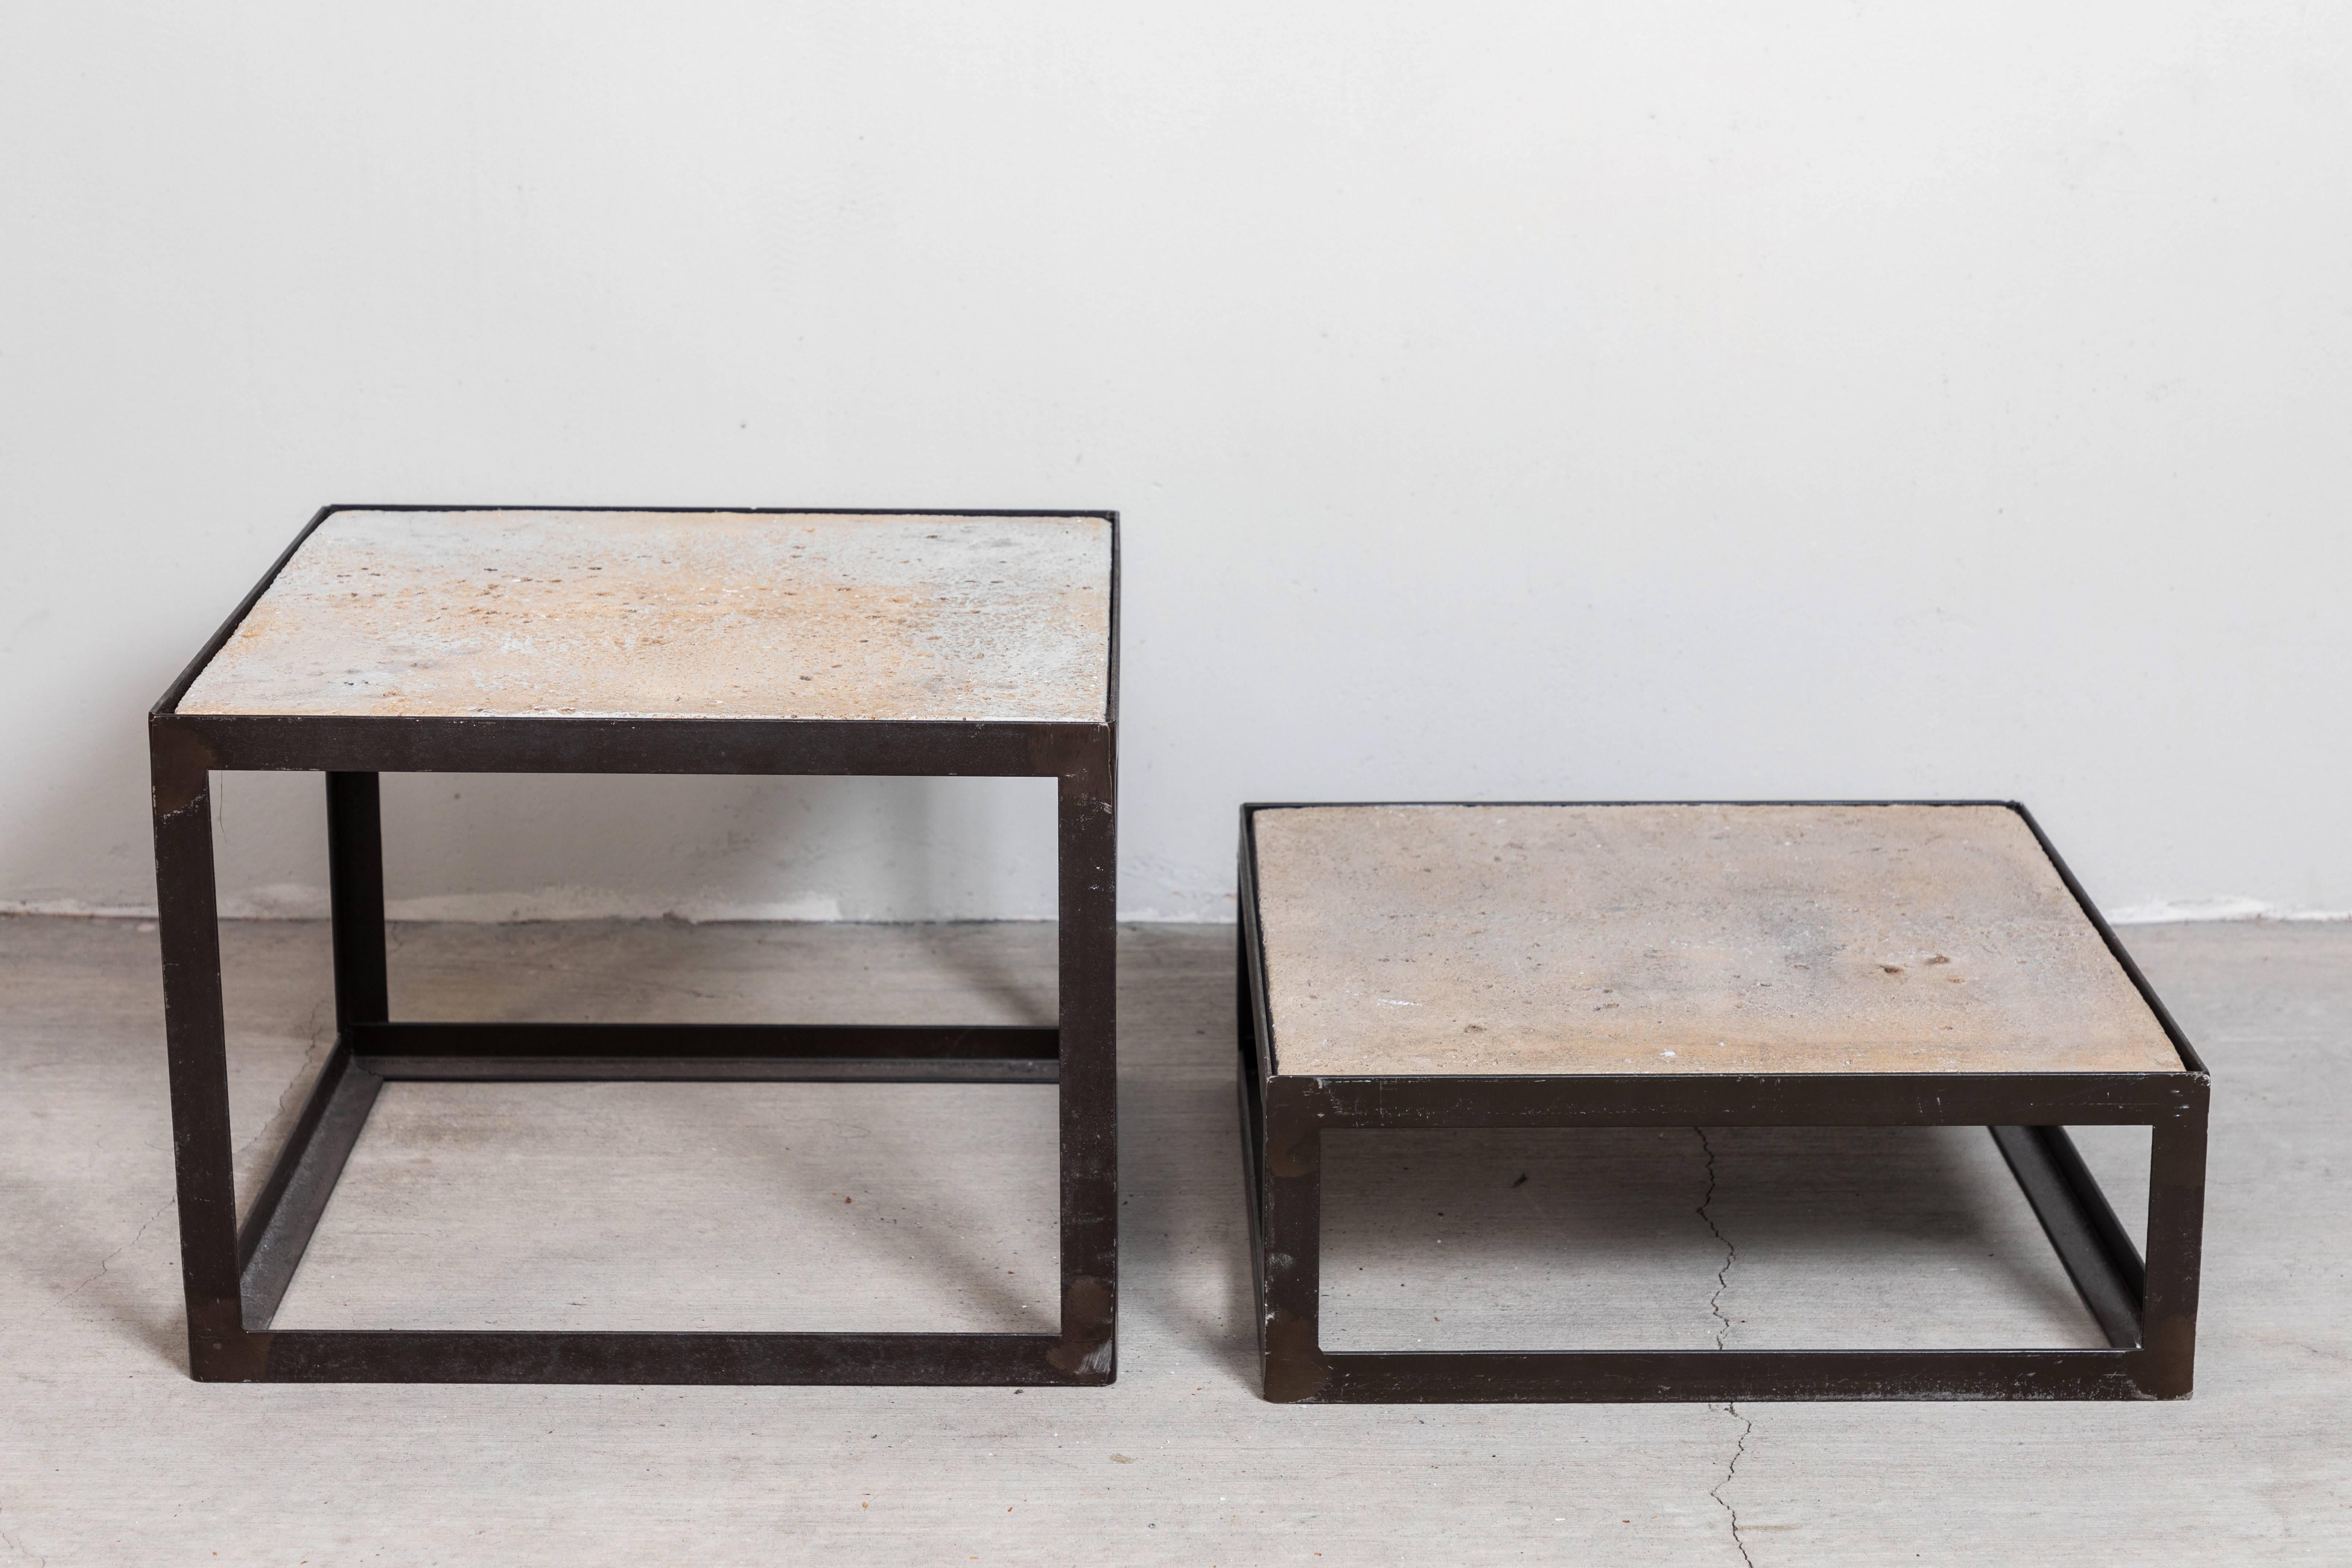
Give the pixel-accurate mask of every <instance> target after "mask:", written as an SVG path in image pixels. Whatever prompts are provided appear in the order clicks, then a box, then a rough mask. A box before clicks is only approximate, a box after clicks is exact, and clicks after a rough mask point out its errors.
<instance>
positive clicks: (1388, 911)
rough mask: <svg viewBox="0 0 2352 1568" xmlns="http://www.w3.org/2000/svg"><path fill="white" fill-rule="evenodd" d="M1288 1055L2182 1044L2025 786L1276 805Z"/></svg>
mask: <svg viewBox="0 0 2352 1568" xmlns="http://www.w3.org/2000/svg"><path fill="white" fill-rule="evenodd" d="M1253 821H1254V823H1255V839H1256V853H1257V867H1258V900H1259V910H1260V912H1261V919H1262V921H1263V928H1262V929H1263V932H1264V942H1265V962H1266V976H1267V986H1268V992H1269V1000H1270V1006H1271V1011H1272V1022H1273V1027H1274V1051H1275V1065H1276V1071H1278V1072H1281V1073H1284V1074H1288V1075H1293V1076H1301V1077H1312V1076H1316V1075H1326V1076H1335V1077H1336V1076H1348V1075H1396V1074H1405V1075H1421V1074H1432V1075H1434V1074H1463V1075H1481V1074H1536V1073H1619V1072H1663V1073H1689V1072H2168V1071H2181V1070H2185V1069H2184V1068H2183V1065H2182V1063H2181V1061H2180V1058H2179V1054H2178V1053H2177V1052H2176V1051H2175V1050H2174V1049H2173V1048H2172V1046H2171V1043H2170V1042H2169V1041H2168V1039H2167V1038H2166V1037H2165V1035H2164V1031H2163V1029H2162V1027H2161V1026H2159V1025H2158V1022H2157V1020H2156V1017H2155V1016H2154V1015H2153V1014H2152V1013H2150V1012H2149V1010H2148V1008H2147V1004H2146V1003H2144V1002H2142V1001H2141V1000H2140V997H2139V994H2138V993H2137V991H2135V990H2134V989H2133V987H2132V984H2131V982H2130V979H2129V978H2128V977H2127V976H2126V974H2125V973H2124V972H2123V969H2122V967H2121V966H2120V965H2119V964H2117V963H2116V960H2115V958H2114V956H2113V955H2112V954H2110V953H2109V952H2107V950H2106V947H2105V944H2104V943H2103V942H2101V941H2100V939H2099V935H2098V932H2097V931H2096V930H2095V928H2094V927H2093V926H2092V924H2091V922H2090V921H2089V919H2088V918H2087V917H2086V916H2085V915H2084V913H2083V911H2082V910H2081V909H2080V907H2079V906H2077V905H2076V903H2075V902H2074V898H2073V897H2072V895H2070V894H2069V893H2068V892H2067V890H2066V888H2065V885H2064V883H2063V882H2062V881H2061V880H2060V879H2059V876H2058V873H2057V869H2056V868H2055V867H2053V865H2052V864H2051V863H2050V859H2049V858H2048V857H2047V856H2046V855H2044V854H2043V853H2042V848H2041V846H2040V845H2039V844H2037V843H2036V842H2035V840H2034V837H2033V835H2032V832H2031V831H2030V830H2029V829H2028V828H2027V826H2026V825H2025V823H2024V820H2023V819H2022V818H2021V817H2020V816H2018V815H2017V814H2016V813H2014V812H2012V811H2010V810H2008V809H2006V808H2004V807H2000V806H1937V805H1352V806H1307V807H1297V808H1287V809H1275V810H1264V811H1259V812H1257V813H1255V816H1254V817H1253Z"/></svg>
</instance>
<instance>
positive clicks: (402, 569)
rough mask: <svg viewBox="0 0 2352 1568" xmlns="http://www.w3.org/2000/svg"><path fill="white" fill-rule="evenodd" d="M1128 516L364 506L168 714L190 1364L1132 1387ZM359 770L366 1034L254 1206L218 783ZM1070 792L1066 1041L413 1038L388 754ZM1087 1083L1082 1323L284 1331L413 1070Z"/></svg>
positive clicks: (1067, 1223)
mask: <svg viewBox="0 0 2352 1568" xmlns="http://www.w3.org/2000/svg"><path fill="white" fill-rule="evenodd" d="M1117 721H1118V525H1117V520H1116V518H1115V517H1114V516H1113V515H1112V514H1110V513H1108V512H1103V513H1076V512H1024V513H1011V512H956V513H946V512H888V513H884V512H837V511H836V512H814V511H771V510H760V511H685V510H671V511H657V510H522V509H513V508H490V507H471V508H425V507H367V508H344V507H330V508H328V509H326V510H323V511H321V512H320V513H319V515H318V516H317V517H315V518H313V519H312V520H311V521H310V525H309V526H308V527H307V528H305V529H304V530H303V531H302V532H301V534H300V535H299V537H297V538H296V540H295V541H294V542H293V544H292V545H291V546H289V548H288V550H287V551H286V552H285V554H284V555H282V556H280V557H279V559H278V563H277V564H276V565H275V566H273V567H272V568H271V569H270V571H269V574H268V575H267V576H266V577H264V578H263V579H262V581H261V583H260V584H259V585H258V586H257V587H256V588H255V589H254V591H253V593H252V594H251V595H249V596H248V597H247V599H246V602H245V603H244V604H243V605H240V606H239V607H238V609H237V611H236V614H235V615H233V616H230V617H229V620H228V623H227V624H226V626H222V628H221V629H220V631H219V632H218V633H217V634H215V636H214V637H213V639H212V640H211V641H210V642H209V643H207V644H206V645H205V649H204V651H203V652H202V653H201V654H199V655H198V656H197V657H196V659H195V661H194V663H193V664H191V665H190V666H189V667H188V668H187V669H186V671H185V672H184V673H183V674H182V675H181V677H180V679H178V680H177V681H175V682H173V686H172V689H170V691H168V692H167V693H165V694H164V697H163V700H162V701H160V702H158V703H157V704H156V705H155V708H154V710H152V712H151V713H150V714H149V716H148V740H149V748H150V753H151V757H152V768H153V779H154V818H155V869H156V888H157V897H158V903H159V907H160V911H161V928H162V931H161V934H162V942H163V992H164V1018H165V1034H166V1038H167V1044H168V1048H169V1054H170V1062H171V1080H172V1120H173V1149H174V1161H175V1165H176V1174H177V1180H178V1188H179V1208H180V1258H181V1268H182V1272H183V1275H184V1282H185V1286H186V1290H187V1302H188V1344H189V1364H190V1370H191V1371H192V1372H193V1373H194V1375H195V1376H196V1377H198V1378H200V1379H205V1380H220V1381H246V1382H255V1381H274V1382H299V1381H352V1382H419V1381H421V1382H499V1383H855V1384H894V1383H895V1384H1106V1383H1108V1382H1110V1381H1111V1380H1112V1377H1113V1375H1114V1373H1115V1371H1116V1357H1115V1340H1114V1336H1113V1327H1114V1322H1115V1319H1116V1312H1117V1290H1118V1235H1117V1226H1118V1152H1117V1137H1116V1109H1117V1107H1116V1099H1115V1085H1114V1075H1113V1060H1112V1052H1113V1008H1114V997H1113V982H1114V964H1115V954H1114V949H1113V938H1114V925H1113V921H1114V910H1115V905H1114V898H1113V879H1114V873H1115V868H1116V848H1117V829H1116V826H1115V818H1114V816H1113V808H1114V805H1115V802H1116V798H1117V778H1116V762H1117V757H1116V741H1117V729H1118V724H1117ZM222 769H287V770H309V771H315V772H319V773H324V774H325V775H326V796H327V813H326V816H327V834H328V848H329V854H330V866H331V883H332V888H331V897H332V910H333V919H334V980H335V1016H336V1030H337V1033H336V1039H335V1046H334V1049H333V1052H332V1054H331V1056H330V1057H329V1058H328V1059H327V1062H326V1064H325V1066H324V1068H323V1069H322V1070H321V1071H320V1075H319V1079H318V1083H317V1087H316V1089H314V1090H313V1092H312V1093H311V1095H310V1099H309V1100H308V1102H307V1104H306V1105H305V1107H304V1109H303V1110H302V1112H301V1115H300V1117H299V1121H298V1122H297V1124H296V1126H295V1128H294V1131H293V1133H292V1136H291V1137H290V1138H289V1141H288V1143H287V1146H286V1148H285V1150H284V1152H282V1153H281V1155H280V1156H279V1157H278V1161H277V1163H276V1165H275V1167H274V1168H273V1169H272V1170H271V1172H270V1173H269V1175H268V1179H267V1180H266V1181H265V1182H264V1183H263V1184H262V1186H261V1188H260V1190H259V1191H258V1193H257V1194H256V1195H255V1197H254V1200H253V1202H252V1204H251V1205H250V1207H249V1209H248V1211H247V1214H246V1215H245V1216H244V1219H243V1221H242V1223H241V1224H240V1222H239V1220H238V1216H237V1205H236V1192H235V1190H234V1182H233V1176H232V1168H231V1147H232V1145H231V1141H230V1133H229V1113H228V1112H229V1102H228V1077H227V1064H226V1038H225V1035H224V1027H223V1018H222V1010H221V967H220V942H219V930H218V925H217V907H216V901H215V888H214V866H213V846H212V810H211V782H210V781H211V775H212V773H214V772H215V770H222ZM387 772H417V773H773V774H784V773H827V774H866V775H872V774H918V775H921V774H930V775H942V774H960V773H961V774H992V775H999V776H1013V775H1025V776H1042V777H1048V778H1052V779H1055V781H1057V798H1058V807H1057V809H1058V815H1059V837H1058V843H1059V851H1060V917H1061V928H1060V974H1061V979H1060V988H1061V995H1060V1016H1059V1021H1058V1027H1055V1028H1018V1027H965V1026H956V1025H954V1024H952V1023H947V1024H942V1025H941V1026H936V1027H885V1026H857V1025H853V1024H844V1025H838V1026H794V1025H719V1024H700V1025H697V1024H655V1025H621V1024H613V1025H602V1026H595V1025H568V1024H528V1023H476V1024H442V1023H435V1024H425V1023H404V1022H401V1021H398V1020H394V1018H392V1016H391V1010H390V1006H389V999H388V985H387V981H386V973H385V951H384V906H383V856H382V842H381V834H380V829H379V819H378V776H379V774H381V773H387ZM391 1079H444V1080H446V1079H464V1080H475V1081H480V1080H493V1079H499V1080H575V1081H577V1080H605V1079H672V1080H677V1079H705V1080H708V1079H763V1080H771V1081H774V1080H810V1079H824V1080H832V1081H841V1080H851V1081H901V1082H1013V1083H1056V1082H1057V1083H1058V1084H1059V1086H1060V1096H1061V1111H1060V1138H1061V1328H1060V1332H1059V1333H1058V1334H1052V1333H870V1334H868V1333H614V1332H576V1331H546V1332H467V1331H358V1330H352V1331H340V1330H289V1331H278V1330H273V1329H272V1328H271V1327H270V1321H271V1319H272V1317H273V1316H274V1314H275V1313H276V1311H277V1308H278V1302H279V1300H281V1299H282V1297H283V1296H284V1294H285V1291H286V1288H287V1285H288V1284H289V1281H290V1280H291V1279H292V1278H293V1274H294V1270H295V1268H296V1265H297V1264H298V1263H299V1261H300V1259H301V1256H302V1250H303V1247H305V1245H306V1244H307V1243H308V1242H309V1240H310V1234H311V1231H312V1229H313V1227H314V1226H316V1225H317V1224H318V1221H319V1217H320V1214H321V1213H322V1212H323V1211H324V1209H325V1207H326V1203H327V1198H328V1195H329V1194H330V1193H331V1191H332V1189H333V1186H334V1184H335V1181H336V1178H337V1176H338V1175H339V1174H340V1173H341V1171H342V1168H343V1163H344V1161H345V1158H346V1157H347V1156H348V1155H349V1154H350V1152H351V1150H352V1145H353V1143H354V1142H356V1141H357V1139H358V1138H359V1136H360V1133H361V1130H362V1125H363V1123H364V1122H365V1121H366V1119H367V1114H368V1108H369V1106H370V1104H371V1103H372V1102H373V1100H374V1098H375V1095H376V1093H377V1090H378V1089H380V1088H381V1086H382V1085H383V1083H384V1082H386V1081H387V1080H391Z"/></svg>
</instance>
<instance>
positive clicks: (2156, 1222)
mask: <svg viewBox="0 0 2352 1568" xmlns="http://www.w3.org/2000/svg"><path fill="white" fill-rule="evenodd" d="M1240 883H1241V900H1240V901H1241V922H1242V930H1241V942H1240V975H1239V994H1238V998H1237V1001H1238V1008H1237V1011H1238V1015H1239V1033H1240V1047H1241V1063H1240V1068H1241V1071H1240V1079H1241V1085H1240V1087H1241V1112H1242V1121H1243V1145H1244V1167H1245V1174H1246V1179H1247V1185H1248V1194H1249V1202H1250V1218H1251V1249H1252V1253H1253V1265H1254V1272H1255V1279H1256V1294H1257V1305H1258V1348H1259V1357H1260V1363H1261V1369H1262V1372H1263V1375H1264V1378H1265V1396H1266V1397H1267V1398H1268V1399H1273V1400H1283V1401H1294V1400H1297V1401H1333V1402H1337V1401H1381V1400H1398V1401H1411V1400H1422V1401H1471V1400H1527V1401H1533V1400H1595V1401H1636V1400H1706V1401H1723V1400H1734V1399H2147V1398H2158V1399H2166V1398H2179V1397H2181V1396H2184V1395H2186V1394H2188V1393H2189V1383H2190V1375H2191V1371H2192V1367H2193V1364H2194V1361H2195V1355H2196V1331H2197V1283H2198V1260H2199V1249H2200V1233H2201V1226H2202V1221H2203V1212H2204V1185H2205V1126H2206V1114H2207V1107H2208V1102H2209V1100H2210V1080H2209V1079H2208V1077H2207V1075H2206V1072H2205V1068H2204V1067H2203V1065H2202V1064H2201V1063H2200V1061H2199V1060H2198V1059H2197V1056H2196V1053H2195V1051H2194V1050H2192V1049H2191V1048H2190V1047H2189V1042H2188V1040H2187V1039H2186V1038H2184V1037H2182V1035H2181V1033H2180V1030H2179V1027H2178V1026H2176V1025H2175V1024H2174V1023H2173V1021H2172V1020H2171V1018H2170V1017H2169V1016H2168V1015H2167V1014H2166V1012H2165V1010H2164V1007H2163V1005H2162V1004H2161V1003H2160V1002H2158V1000H2157V997H2156V994H2155V993H2154V992H2153V991H2151V990H2150V989H2149V988H2148V985H2147V981H2146V980H2145V979H2143V978H2142V977H2141V975H2140V973H2139V971H2138V969H2137V967H2135V966H2134V964H2133V963H2132V961H2131V957H2130V955H2129V954H2128V953H2126V952H2125V951H2124V949H2123V946H2122V944H2121V943H2119V942H2116V937H2115V933H2114V932H2113V931H2110V930H2109V929H2108V927H2107V925H2106V923H2105V921H2103V920H2101V919H2100V917H2099V914H2098V911H2097V910H2095V909H2094V908H2093V907H2092V905H2091V903H2090V900H2088V899H2087V898H2085V897H2084V893H2083V890H2082V889H2081V887H2080V886H2078V885H2077V884H2076V883H2075V881H2074V877H2073V876H2072V874H2071V873H2069V872H2068V871H2067V869H2066V868H2065V866H2064V864H2063V862H2062V861H2061V860H2060V859H2059V858H2058V856H2057V853H2056V851H2055V850H2053V848H2052V847H2051V846H2050V843H2049V840H2048V839H2047V838H2045V837H2042V830H2041V828H2040V827H2039V826H2037V825H2036V824H2035V823H2034V821H2033V819H2032V816H2030V815H2029V814H2028V813H2027V812H2026V810H2025V808H2024V807H2023V806H2021V805H2016V804H2015V803H2013V802H1989V801H1950V802H1942V801H1937V802H1816V803H1760V802H1750V803H1689V802H1681V803H1619V804H1568V803H1549V804H1528V805H1471V804H1414V805H1247V806H1244V807H1243V808H1242V839H1241V866H1240ZM2102 1123H2105V1124H2117V1123H2121V1124H2138V1125H2145V1126H2147V1127H2148V1128H2149V1129H2150V1140H2151V1142H2150V1173H2149V1182H2148V1209H2147V1244H2148V1252H2147V1258H2146V1260H2145V1263H2143V1261H2142V1259H2141V1258H2140V1256H2139V1253H2138V1251H2137V1248H2136V1247H2134V1246H2133V1244H2132V1241H2131V1238H2130V1237H2129V1236H2128V1235H2127V1234H2126V1232H2125V1230H2124V1228H2123V1226H2121V1225H2119V1224H2118V1223H2117V1221H2116V1216H2115V1214H2114V1212H2113V1210H2112V1209H2111V1208H2110V1207H2109V1206H2108V1204H2107V1201H2106V1199H2105V1197H2104V1196H2103V1195H2102V1194H2101V1193H2100V1191H2099V1188H2098V1185H2097V1184H2096V1183H2095V1181H2094V1180H2093V1179H2092V1177H2091V1174H2090V1173H2089V1171H2088V1170H2087V1168H2086V1167H2085V1166H2084V1163H2083V1161H2082V1158H2081V1157H2080V1155H2079V1154H2078V1153H2077V1152H2076V1150H2075V1148H2074V1143H2073V1142H2072V1141H2071V1139H2069V1137H2068V1136H2067V1133H2066V1131H2065V1129H2066V1128H2067V1127H2068V1126H2070V1125H2074V1126H2080V1125H2089V1124H2102ZM1968 1125H1976V1126H1983V1127H1986V1128H1989V1129H1990V1131H1991V1133H1992V1136H1993V1138H1994V1140H1995V1142H1997V1143H1998V1144H1999V1146H2000V1152H2001V1153H2002V1155H2003V1156H2004V1157H2005V1159H2006V1160H2007V1163H2008V1164H2009V1167H2010V1170H2011V1173H2012V1174H2013V1175H2014V1176H2015V1177H2016V1179H2017V1181H2018V1184H2019V1185H2020V1186H2021V1188H2022V1189H2023V1191H2024V1194H2025V1196H2026V1198H2027V1199H2028V1200H2029V1201H2030V1203H2031V1204H2032V1207H2033V1210H2034V1213H2035V1215H2037V1217H2039V1219H2040V1220H2041V1222H2042V1227H2043V1229H2044V1231H2045V1232H2046V1233H2047V1235H2048V1237H2049V1238H2050V1241H2051V1243H2052V1245H2053V1247H2054V1248H2055V1250H2056V1252H2057V1254H2058V1256H2059V1258H2060V1259H2061V1260H2062V1261H2063V1264H2064V1265H2065V1268H2066V1271H2067V1273H2068V1275H2069V1276H2070V1277H2071V1279H2073V1281H2074V1286H2075V1289H2076V1290H2077V1291H2078V1292H2079V1293H2080V1294H2081V1296H2082V1299H2083V1300H2084V1305H2085V1306H2086V1307H2087V1308H2088V1309H2089V1310H2090V1313H2091V1315H2092V1317H2093V1318H2094V1319H2095V1321H2096V1322H2097V1324H2098V1326H2099V1328H2100V1330H2101V1331H2102V1332H2103V1333H2104V1335H2105V1339H2106V1341H2107V1343H2106V1345H2105V1347H2104V1348H2080V1349H2063V1348H2062V1349H2046V1350H2045V1349H1952V1350H1894V1351H1870V1350H1738V1349H1727V1348H1726V1349H1711V1350H1655V1351H1651V1350H1612V1351H1591V1350H1584V1351H1580V1350H1576V1349H1573V1348H1571V1347H1562V1348H1561V1349H1559V1350H1557V1351H1545V1352H1503V1351H1496V1352H1438V1353H1419V1352H1411V1353H1400V1352H1332V1351H1327V1350H1325V1349H1324V1348H1323V1346H1322V1344H1321V1342H1320V1338H1319V1334H1318V1321H1319V1305H1318V1304H1319V1294H1320V1264H1319V1252H1320V1223H1321V1221H1320V1213H1321V1206H1320V1205H1321V1196H1320V1194H1321V1185H1320V1181H1321V1178H1320V1170H1321V1155H1322V1137H1323V1134H1324V1132H1325V1131H1327V1130H1332V1129H1362V1128H1416V1129H1419V1128H1463V1129H1481V1128H1533V1127H1555V1128H1602V1127H1667V1126H1683V1127H1709V1126H1716V1127H1725V1126H1778V1127H1795V1126H1824V1127H1826V1126H1849V1127H1863V1126H1872V1127H1897V1126H1910V1127H1928V1126H1968Z"/></svg>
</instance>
